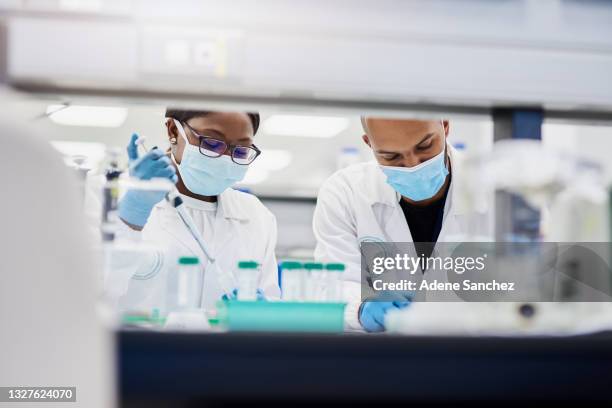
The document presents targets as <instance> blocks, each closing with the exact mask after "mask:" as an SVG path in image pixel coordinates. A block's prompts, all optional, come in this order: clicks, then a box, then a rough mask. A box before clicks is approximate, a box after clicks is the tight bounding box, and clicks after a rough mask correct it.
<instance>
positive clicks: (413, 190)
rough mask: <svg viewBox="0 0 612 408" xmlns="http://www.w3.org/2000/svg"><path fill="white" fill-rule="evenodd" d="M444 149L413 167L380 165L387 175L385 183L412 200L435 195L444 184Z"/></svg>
mask: <svg viewBox="0 0 612 408" xmlns="http://www.w3.org/2000/svg"><path fill="white" fill-rule="evenodd" d="M445 152H446V149H442V152H440V154H438V155H436V156H434V157H432V158H431V159H429V160H427V161H425V162H423V163H421V164H419V165H417V166H414V167H393V166H382V165H381V166H380V168H381V169H382V171H383V173H385V175H386V176H387V184H389V185H390V186H391V187H393V189H394V190H395V191H397V192H398V193H400V194H401V195H403V196H404V197H407V198H409V199H411V200H413V201H422V200H427V199H429V198H431V197H433V196H435V195H436V193H437V192H438V191H440V189H441V188H442V186H443V185H444V181H445V180H446V176H448V169H447V168H446V164H445V155H444V153H445Z"/></svg>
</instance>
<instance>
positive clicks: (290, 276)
mask: <svg viewBox="0 0 612 408" xmlns="http://www.w3.org/2000/svg"><path fill="white" fill-rule="evenodd" d="M281 271H282V298H283V300H285V301H293V302H296V301H300V300H302V299H303V296H302V294H303V287H304V279H303V273H302V271H303V270H302V264H301V263H300V262H296V261H286V262H283V263H281Z"/></svg>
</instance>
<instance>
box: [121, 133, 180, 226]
mask: <svg viewBox="0 0 612 408" xmlns="http://www.w3.org/2000/svg"><path fill="white" fill-rule="evenodd" d="M137 139H138V135H137V134H133V135H132V138H131V139H130V143H129V144H128V147H127V152H128V157H129V159H130V176H131V177H135V178H138V179H140V180H150V179H152V178H167V179H168V180H171V181H172V182H173V183H176V182H177V181H178V177H177V175H176V170H175V169H174V166H173V165H172V162H171V161H170V159H169V158H168V157H167V156H166V155H165V154H164V152H163V151H161V150H160V149H152V150H151V151H149V152H148V153H147V154H145V155H144V156H142V157H138V145H137V144H136V140H137ZM165 195H166V192H164V191H143V190H128V191H127V192H126V193H125V195H124V196H123V197H122V198H121V201H120V202H119V217H121V219H122V220H123V221H125V222H127V223H128V224H131V225H135V226H138V227H142V226H144V225H145V224H146V223H147V219H148V218H149V215H150V214H151V211H152V210H153V207H154V206H155V204H157V203H158V202H160V201H161V200H163V198H164V196H165Z"/></svg>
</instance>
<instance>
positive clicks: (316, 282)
mask: <svg viewBox="0 0 612 408" xmlns="http://www.w3.org/2000/svg"><path fill="white" fill-rule="evenodd" d="M304 269H305V271H306V273H305V277H306V282H305V285H304V287H305V289H306V293H305V296H304V299H305V300H306V301H307V302H321V301H323V300H324V292H325V270H324V269H323V264H322V263H319V262H306V263H304Z"/></svg>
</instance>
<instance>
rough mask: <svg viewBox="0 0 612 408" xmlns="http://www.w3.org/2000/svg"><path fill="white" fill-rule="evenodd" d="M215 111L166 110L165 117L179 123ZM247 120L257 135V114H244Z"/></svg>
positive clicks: (258, 120)
mask: <svg viewBox="0 0 612 408" xmlns="http://www.w3.org/2000/svg"><path fill="white" fill-rule="evenodd" d="M214 112H215V111H198V110H182V109H172V108H167V109H166V117H167V118H173V119H176V120H178V121H179V122H187V121H188V120H189V119H192V118H195V117H198V116H206V115H208V114H210V113H214ZM244 113H245V114H246V115H247V116H248V117H249V119H250V120H251V125H253V134H256V133H257V130H258V129H259V122H260V118H259V113H257V112H244Z"/></svg>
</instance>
